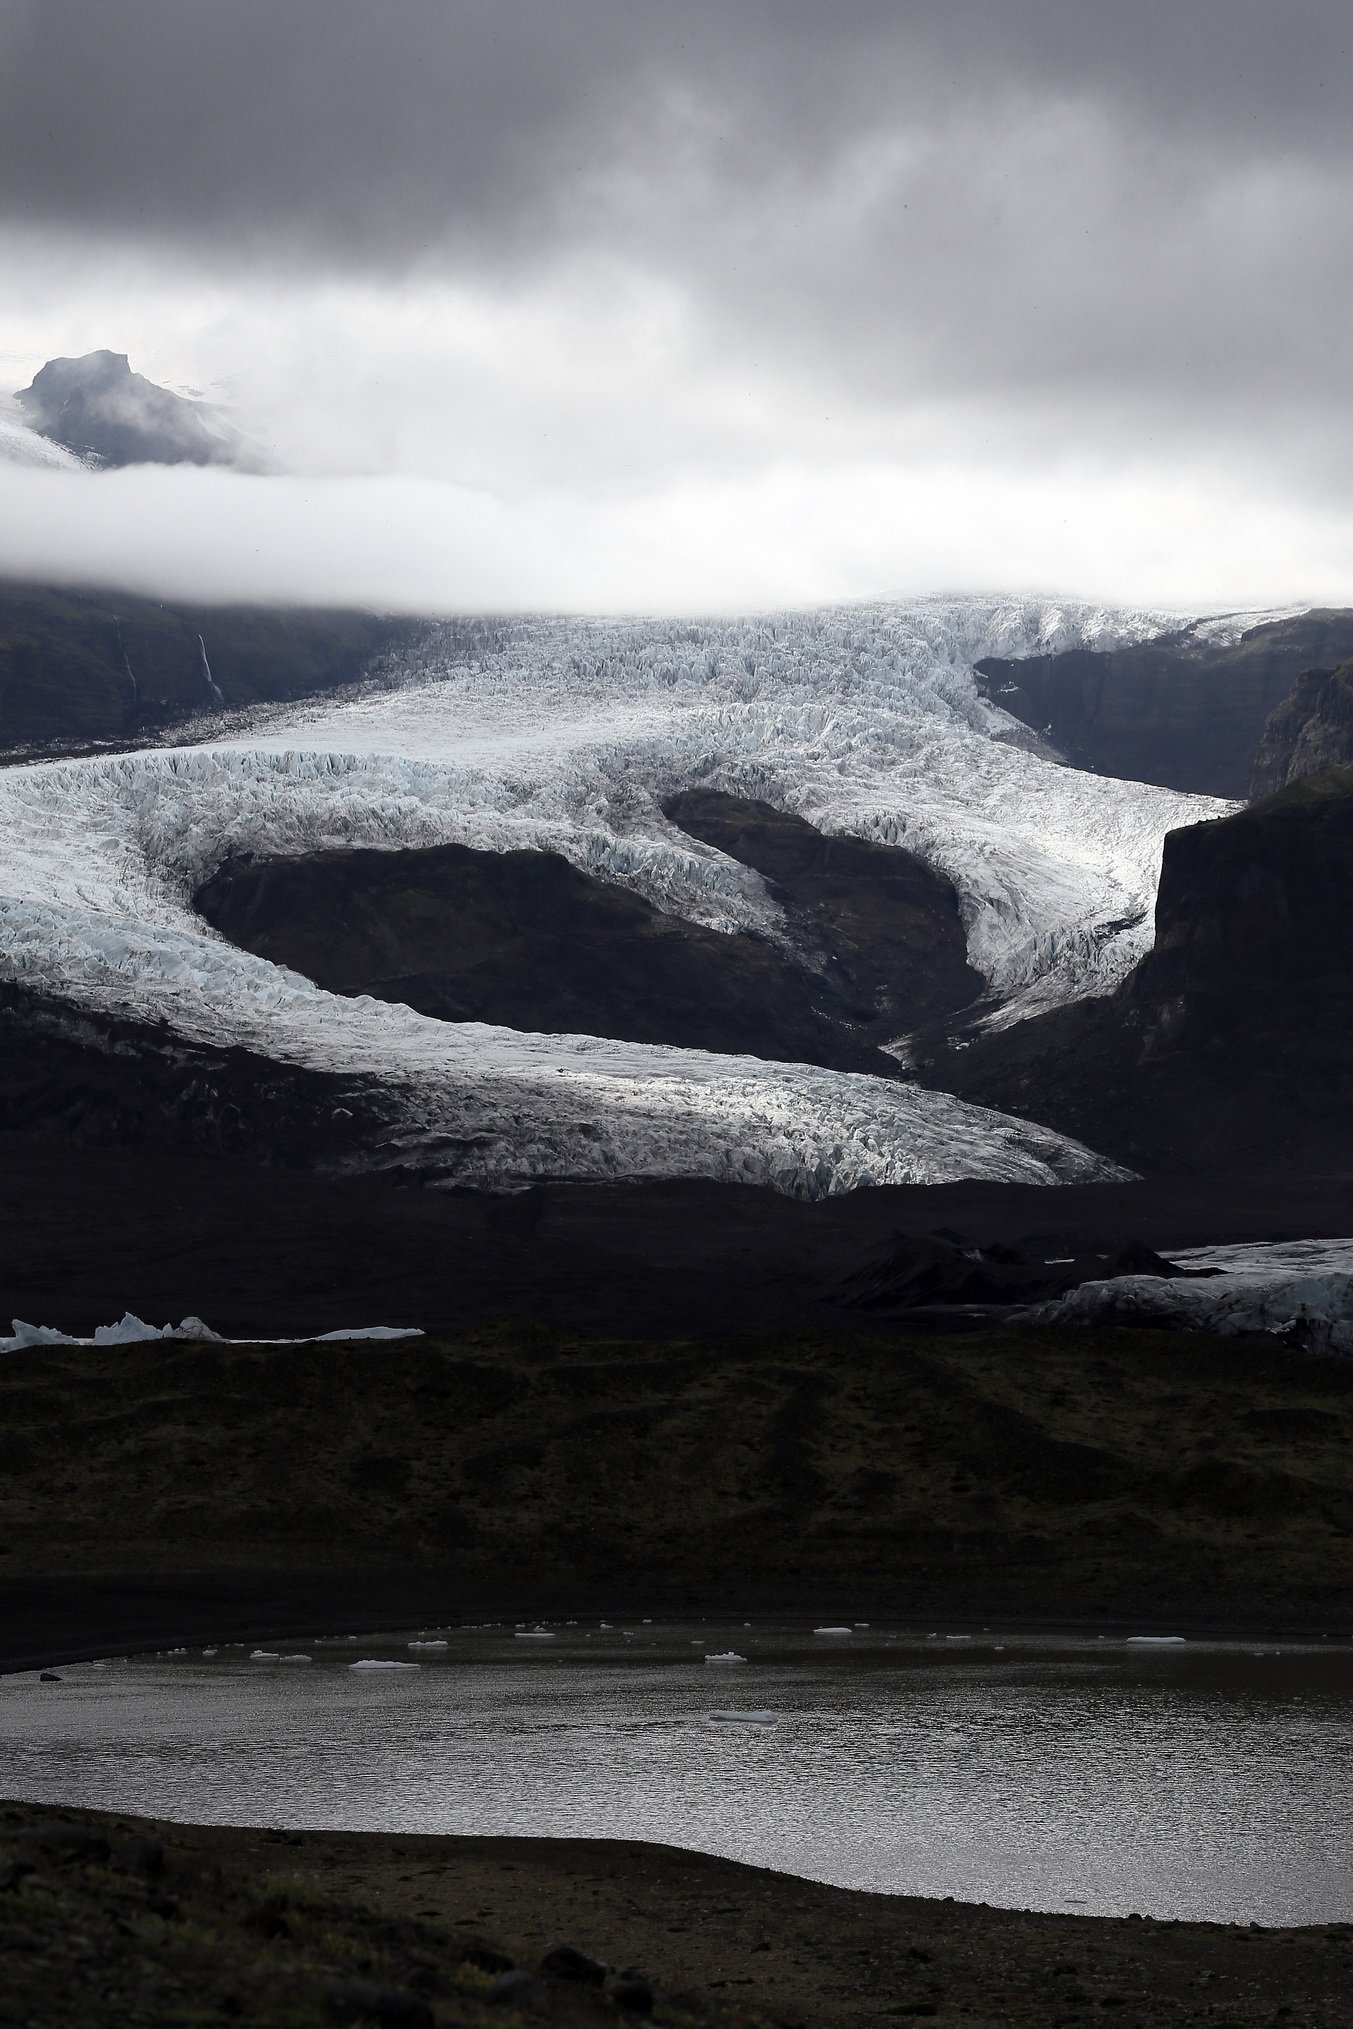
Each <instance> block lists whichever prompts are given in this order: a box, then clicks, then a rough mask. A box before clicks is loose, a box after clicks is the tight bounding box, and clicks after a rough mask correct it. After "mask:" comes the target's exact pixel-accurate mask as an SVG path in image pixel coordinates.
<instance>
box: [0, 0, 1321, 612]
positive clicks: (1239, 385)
mask: <svg viewBox="0 0 1353 2029" xmlns="http://www.w3.org/2000/svg"><path fill="white" fill-rule="evenodd" d="M1350 19H1351V17H1350V15H1349V11H1348V9H1347V7H1346V5H1345V4H1344V0H1296V4H1293V5H1289V6H1287V7H1285V8H1283V9H1282V10H1278V9H1276V8H1274V7H1273V6H1272V5H1271V4H1258V0H1191V4H1190V5H1189V6H1188V7H1180V6H1179V5H1178V4H1177V0H1175V4H1163V0H1139V4H1136V5H1134V6H1132V7H1124V6H1122V5H1118V4H1094V0H945V4H927V5H925V6H908V5H906V4H898V0H839V4H837V5H835V6H833V7H831V8H830V9H828V8H825V7H822V6H821V5H810V4H807V0H721V4H718V5H715V4H713V0H681V4H680V5H674V4H672V0H667V4H661V5H660V4H657V0H624V4H620V0H529V4H528V0H450V4H448V0H390V4H387V5H385V6H382V7H380V8H376V7H373V6H371V5H370V4H369V0H231V4H230V5H222V4H221V0H213V4H210V5H208V4H203V0H107V4H103V5H100V6H95V5H93V4H92V0H31V4H20V0H0V239H3V240H4V242H5V247H6V260H7V268H8V272H9V273H10V274H11V277H13V276H15V275H16V274H17V275H18V276H20V277H21V278H24V279H26V280H27V281H28V283H29V285H30V286H29V288H28V291H27V303H28V304H29V305H30V306H31V314H28V313H27V312H24V311H21V310H20V309H16V308H15V307H14V303H13V302H12V303H11V305H10V307H9V310H8V311H5V310H4V309H3V308H0V350H3V351H5V353H6V354H7V356H8V357H9V358H11V359H13V360H14V361H15V362H16V366H15V374H14V377H13V378H14V384H15V385H18V384H19V380H20V378H23V379H26V378H27V377H28V375H29V374H30V373H31V371H32V369H33V368H35V367H36V366H38V365H39V364H40V363H41V359H42V358H43V357H44V356H46V354H47V353H48V352H76V351H80V350H84V349H86V348H87V347H88V348H92V347H94V346H96V345H109V346H112V347H114V348H115V349H117V350H126V351H129V352H132V353H134V354H135V355H136V356H135V357H134V359H133V364H134V365H137V366H139V367H141V369H142V370H143V371H147V372H150V373H151V374H152V377H153V375H154V372H155V370H156V366H157V362H165V363H166V364H165V365H163V366H162V367H161V370H162V371H164V372H165V373H166V376H167V377H172V376H173V374H174V373H177V375H178V377H179V378H181V379H182V378H197V379H206V378H210V377H211V376H212V375H213V374H215V373H217V372H222V371H226V370H228V371H229V372H230V373H232V374H234V375H235V376H236V378H235V381H234V383H233V384H234V386H235V389H236V393H237V395H238V396H239V398H240V400H241V401H242V402H245V403H252V405H253V417H252V420H253V422H254V423H255V425H256V429H257V433H258V436H259V440H260V441H261V442H266V444H267V446H268V449H269V452H270V455H272V456H274V457H275V459H276V461H277V463H278V464H279V466H280V467H281V468H283V469H289V470H291V471H293V472H297V473H311V474H330V475H336V474H339V473H346V472H364V473H369V474H380V473H401V474H417V475H419V476H421V477H435V478H438V479H441V480H443V481H446V482H450V483H453V484H456V485H459V486H462V487H466V488H469V489H478V490H480V491H482V492H486V493H488V494H494V495H496V496H498V497H501V498H503V499H505V500H510V501H512V502H514V503H516V505H517V506H518V507H521V506H522V505H523V504H526V503H529V502H531V501H532V500H536V501H539V500H542V499H544V497H545V496H546V495H547V494H548V495H549V497H550V498H551V499H552V500H556V501H557V500H558V499H559V498H561V497H563V496H564V495H566V494H568V493H569V492H570V491H571V492H572V494H573V495H574V496H576V497H579V498H580V499H583V497H584V496H585V500H584V507H585V511H586V512H587V513H589V514H591V513H592V512H593V506H591V505H587V504H586V503H587V502H591V503H593V505H595V503H596V502H597V501H598V500H599V499H601V500H603V501H604V503H605V512H606V513H607V514H612V513H614V512H616V511H618V503H619V504H623V500H624V498H625V497H627V496H628V497H631V498H633V499H635V500H638V499H640V498H641V497H642V498H643V499H645V500H649V501H651V500H652V498H653V497H655V494H656V493H657V492H659V491H661V490H662V489H667V490H668V491H669V492H670V491H671V490H672V489H673V488H676V489H685V493H684V494H683V497H686V495H688V494H689V492H690V489H692V488H696V489H698V488H699V487H700V486H701V485H705V486H707V487H712V488H722V487H726V486H727V485H728V484H729V483H730V481H731V480H733V479H738V480H740V482H741V483H744V484H745V485H747V486H757V485H763V484H765V485H769V484H770V483H771V480H772V478H773V477H775V475H778V479H777V481H776V484H777V487H778V492H777V498H783V497H786V496H787V495H788V494H793V495H794V497H795V498H796V499H797V498H798V497H799V494H800V492H801V491H802V490H803V489H804V488H805V487H807V488H809V490H811V485H812V480H813V475H814V474H818V475H825V476H824V478H823V492H822V498H823V500H824V502H825V501H826V500H827V499H828V498H830V499H831V500H832V501H833V502H835V503H836V505H834V506H833V507H832V508H831V509H830V512H831V513H832V514H838V513H839V503H840V499H841V486H842V485H843V484H844V479H843V477H842V475H844V474H846V473H847V472H848V471H856V472H858V471H859V470H861V469H863V468H864V467H865V466H869V467H870V468H871V469H874V470H878V469H883V468H887V469H888V470H889V471H890V472H891V474H892V482H891V483H892V484H893V488H894V494H895V495H896V497H898V498H900V497H902V495H903V494H905V496H906V498H907V499H908V500H914V499H916V498H919V497H921V496H922V495H923V493H924V488H925V485H926V478H925V475H926V473H927V472H930V471H934V470H937V469H940V468H943V470H944V471H945V472H946V474H948V475H950V477H952V475H953V474H954V473H955V472H959V471H962V470H966V471H967V472H968V473H969V474H970V475H971V484H972V486H973V488H974V489H977V490H978V491H979V492H980V490H981V489H982V488H983V487H986V486H989V485H990V484H993V483H995V484H997V485H998V488H1001V489H1004V488H1007V487H1008V486H1010V485H1012V484H1015V483H1017V482H1018V480H1019V478H1020V476H1021V475H1023V477H1024V478H1025V480H1026V481H1027V483H1028V485H1029V486H1030V487H1031V488H1033V489H1034V490H1035V491H1036V493H1037V498H1038V503H1039V504H1038V509H1037V512H1036V514H1035V515H1034V516H1033V520H1034V522H1035V523H1036V525H1037V526H1038V527H1039V528H1041V529H1042V530H1043V531H1044V534H1045V538H1046V541H1047V544H1048V545H1049V547H1048V549H1047V551H1046V558H1047V561H1046V565H1045V568H1044V570H1043V572H1042V578H1043V581H1044V582H1045V583H1046V582H1050V581H1052V580H1054V579H1056V580H1057V581H1059V582H1066V570H1067V569H1068V568H1073V567H1074V568H1079V567H1080V564H1081V562H1082V561H1083V559H1084V556H1085V554H1086V551H1085V537H1084V530H1083V528H1082V527H1081V525H1080V524H1081V522H1082V520H1083V518H1084V517H1085V516H1087V515H1093V514H1095V513H1097V512H1100V511H1101V509H1102V503H1103V502H1104V501H1105V500H1106V499H1108V498H1110V497H1112V498H1114V499H1115V500H1117V501H1118V502H1119V503H1120V505H1121V502H1122V501H1123V500H1124V499H1125V498H1127V497H1129V496H1131V498H1132V499H1133V501H1134V503H1137V504H1135V505H1134V507H1133V509H1132V512H1131V513H1130V514H1128V515H1126V519H1125V517H1124V514H1123V513H1120V512H1118V511H1115V512H1114V513H1111V514H1107V515H1106V518H1105V522H1104V542H1105V543H1106V544H1108V543H1109V542H1110V541H1113V542H1120V541H1123V540H1126V541H1127V545H1128V546H1127V549H1126V551H1117V552H1115V553H1114V554H1113V555H1112V556H1109V555H1108V554H1107V553H1106V556H1105V559H1104V568H1103V569H1102V570H1101V572H1100V577H1101V581H1104V580H1106V579H1107V578H1109V577H1112V578H1113V580H1114V581H1115V582H1116V583H1121V582H1122V581H1123V579H1124V577H1125V576H1128V577H1130V576H1131V570H1132V567H1133V564H1134V559H1135V561H1136V563H1137V564H1138V565H1140V568H1141V572H1142V575H1143V578H1144V579H1145V578H1149V577H1153V575H1154V577H1155V578H1157V579H1158V578H1159V577H1160V575H1161V567H1160V559H1159V557H1158V555H1157V554H1156V551H1157V549H1158V548H1159V546H1160V543H1162V542H1164V541H1165V540H1166V538H1165V537H1164V535H1163V534H1162V535H1160V536H1158V537H1157V536H1153V535H1152V533H1151V531H1150V528H1149V523H1150V512H1149V509H1148V508H1145V507H1143V506H1141V505H1140V503H1141V502H1149V501H1150V499H1151V498H1152V497H1153V491H1152V489H1153V487H1154V489H1155V497H1156V498H1158V499H1159V500H1160V501H1161V513H1160V529H1161V530H1162V531H1163V530H1165V529H1167V528H1168V529H1169V530H1171V531H1172V534H1171V535H1170V537H1169V541H1170V542H1171V543H1183V545H1184V547H1185V549H1187V547H1188V542H1189V537H1188V534H1187V529H1188V526H1189V516H1188V514H1186V513H1181V511H1180V509H1179V503H1180V501H1181V500H1183V499H1185V498H1187V499H1188V500H1190V501H1193V502H1195V503H1196V502H1201V501H1202V500H1203V499H1205V498H1206V499H1211V500H1214V501H1221V502H1222V503H1225V502H1226V501H1228V500H1234V499H1237V498H1238V497H1239V496H1240V495H1245V496H1246V499H1245V504H1244V509H1243V512H1244V516H1245V518H1246V519H1245V525H1246V528H1247V529H1251V530H1252V529H1253V528H1255V527H1257V526H1258V525H1259V523H1260V522H1261V521H1262V511H1263V504H1264V502H1265V501H1270V502H1271V503H1272V504H1273V509H1274V512H1275V514H1277V515H1279V517H1280V518H1281V517H1287V520H1285V521H1284V527H1285V528H1287V529H1288V530H1289V532H1290V529H1291V527H1292V526H1294V525H1295V524H1294V523H1293V522H1292V521H1291V516H1293V515H1296V516H1297V517H1298V519H1301V518H1302V517H1308V516H1311V515H1314V516H1315V517H1316V519H1317V522H1318V521H1319V517H1320V516H1321V515H1323V516H1324V517H1325V520H1324V523H1323V524H1321V526H1322V528H1323V537H1322V539H1321V544H1320V547H1321V561H1320V564H1319V571H1318V575H1319V576H1320V580H1321V583H1322V585H1328V583H1329V573H1330V569H1331V565H1330V559H1331V558H1332V557H1337V556H1338V555H1339V554H1340V544H1341V542H1342V540H1343V534H1344V532H1345V531H1346V529H1347V528H1348V527H1349V526H1350V524H1353V478H1351V477H1350V474H1353V399H1351V398H1350V394H1349V388H1348V373H1347V360H1346V340H1345V336H1344V334H1345V333H1346V331H1347V329H1348V328H1349V323H1350V320H1353V127H1351V126H1350V123H1349V121H1348V119H1347V106H1348V104H1349V103H1350V98H1351V97H1353V30H1351V29H1350ZM39 275H40V276H41V282H40V285H39V281H38V277H39ZM129 277H132V278H135V279H134V280H129V279H127V278H129ZM22 295H23V292H22V291H21V292H19V296H20V297H22ZM194 306H196V307H194ZM110 325H111V326H112V327H113V328H109V327H110ZM21 361H22V363H23V367H24V368H26V370H25V371H22V372H21V369H20V365H19V362H21ZM245 420H250V418H246V419H245ZM1073 467H1074V468H1075V472H1076V473H1077V474H1078V475H1079V476H1078V477H1077V478H1076V479H1075V481H1074V483H1073V481H1072V480H1070V479H1068V478H1067V476H1066V475H1067V473H1068V471H1069V470H1070V469H1071V468H1073ZM993 474H994V475H996V477H995V479H994V480H993V477H992V475H993ZM828 479H830V482H831V483H830V484H827V480H828ZM945 483H946V484H948V483H949V482H948V479H946V482H945ZM1058 484H1062V485H1063V486H1064V487H1065V489H1066V490H1065V493H1064V498H1065V502H1066V515H1065V517H1064V520H1065V521H1066V523H1067V525H1068V526H1070V525H1072V524H1074V525H1075V526H1074V531H1073V535H1074V539H1073V537H1067V538H1066V539H1064V540H1062V541H1061V542H1060V546H1059V539H1058V538H1057V535H1056V526H1057V518H1056V516H1055V515H1054V514H1052V513H1050V511H1048V509H1047V502H1048V501H1049V500H1050V499H1051V498H1053V497H1054V496H1055V491H1056V487H1057V485H1058ZM213 497H214V496H213ZM1002 497H1004V494H1003V495H1002ZM1095 503H1099V504H1100V505H1099V506H1096V504H1095ZM580 511H583V509H580ZM597 511H598V512H600V509H598V510H597ZM533 512H534V510H533ZM827 512H828V509H827V508H826V507H825V506H824V508H823V513H824V514H826V513H827ZM1197 512H1198V513H1199V514H1201V513H1202V512H1203V510H1202V509H1201V508H1198V509H1197ZM909 514H910V510H909ZM537 518H538V517H537ZM862 518H863V517H857V519H862ZM959 519H960V521H961V517H960V518H959ZM972 519H973V522H974V526H978V525H983V526H985V525H986V523H985V522H984V520H983V515H982V513H981V512H978V513H976V514H974V516H973V517H972ZM997 519H999V517H997ZM734 520H735V521H736V517H734ZM987 520H988V521H989V520H990V517H987ZM908 525H909V526H910V525H911V522H910V520H909V521H908ZM958 526H959V524H958V522H956V523H955V529H956V531H957V529H958ZM1219 526H1220V524H1217V523H1214V525H1213V526H1212V528H1211V531H1210V533H1209V537H1208V541H1207V544H1206V545H1205V547H1206V549H1207V554H1208V556H1209V557H1211V556H1212V555H1213V553H1214V551H1216V550H1217V548H1218V543H1219V541H1220V536H1219ZM1125 529H1127V530H1128V531H1129V533H1128V535H1127V536H1124V533H1123V532H1124V530H1125ZM1132 530H1136V531H1137V533H1136V534H1135V535H1132V534H1131V531H1132ZM1110 531H1112V534H1111V533H1110ZM823 540H824V542H825V543H826V546H827V548H830V547H831V542H832V541H834V537H831V538H830V539H828V537H824V539H823ZM1199 540H1200V541H1201V537H1200V538H1199ZM1284 540H1285V538H1284ZM979 547H980V546H979ZM1244 547H1245V550H1246V554H1249V537H1248V536H1247V537H1246V542H1245V545H1244ZM1261 547H1262V546H1261ZM865 548H867V549H869V553H870V554H871V555H874V554H877V553H879V546H878V544H877V543H874V544H873V546H872V548H871V547H870V545H869V544H866V545H865ZM821 551H822V544H819V545H818V548H817V550H815V552H814V553H815V554H818V553H820V552H821ZM1007 553H1008V552H1007V551H1005V550H1002V549H1001V548H1000V547H999V545H998V546H997V549H996V561H997V562H998V563H999V561H1000V558H1001V557H1002V556H1003V555H1005V554H1007ZM953 554H954V557H955V560H956V563H958V564H960V565H961V562H962V558H961V541H960V538H959V535H958V533H957V532H956V533H955V548H954V551H953ZM1090 554H1091V561H1092V562H1093V561H1094V556H1093V551H1091V553H1090ZM1200 554H1201V552H1200ZM980 561H981V558H980V556H979V555H978V553H977V551H975V552H974V564H973V569H972V570H965V571H964V572H963V575H965V576H966V577H969V578H971V577H972V576H973V575H974V572H975V571H976V570H977V569H978V566H979V564H980ZM1177 561H1178V560H1177V559H1176V558H1175V557H1174V556H1173V554H1172V556H1171V559H1170V562H1169V570H1168V572H1167V575H1169V574H1172V573H1174V572H1175V570H1176V566H1177ZM758 568H759V566H758ZM1208 568H1209V570H1210V569H1211V565H1210V564H1209V566H1208ZM1292 568H1293V563H1292V557H1291V556H1290V555H1289V554H1287V553H1286V552H1285V553H1284V561H1283V564H1282V566H1281V569H1275V575H1276V577H1279V578H1281V580H1282V583H1283V585H1284V586H1290V584H1291V582H1292V576H1291V573H1292ZM752 575H753V576H754V575H755V572H753V573H752ZM829 575H830V574H829ZM1214 575H1215V574H1214ZM1222 575H1223V576H1227V574H1226V573H1225V572H1223V574H1222ZM1232 576H1234V572H1233V573H1231V574H1230V576H1227V582H1228V584H1229V583H1230V582H1231V577H1232ZM951 579H952V573H951ZM871 582H872V580H871Z"/></svg>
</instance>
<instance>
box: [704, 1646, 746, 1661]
mask: <svg viewBox="0 0 1353 2029" xmlns="http://www.w3.org/2000/svg"><path fill="white" fill-rule="evenodd" d="M746 1660H747V1658H746V1656H740V1655H739V1654H738V1652H737V1650H736V1649H725V1650H724V1652H723V1654H722V1655H718V1656H706V1657H705V1661H706V1662H707V1663H745V1662H746Z"/></svg>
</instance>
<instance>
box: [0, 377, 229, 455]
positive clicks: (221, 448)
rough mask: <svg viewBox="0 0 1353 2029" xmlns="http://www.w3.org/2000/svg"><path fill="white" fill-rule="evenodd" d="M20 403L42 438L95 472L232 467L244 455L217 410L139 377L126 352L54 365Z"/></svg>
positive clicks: (22, 395) (23, 390)
mask: <svg viewBox="0 0 1353 2029" xmlns="http://www.w3.org/2000/svg"><path fill="white" fill-rule="evenodd" d="M15 400H16V401H17V402H18V404H19V407H20V408H21V409H22V410H23V412H24V415H25V417H26V418H27V420H28V422H29V423H30V424H31V426H32V428H33V429H34V430H36V431H37V433H38V434H39V435H40V436H43V437H47V438H49V439H50V440H51V441H52V442H53V443H55V444H62V445H64V446H65V448H66V449H67V450H68V451H73V452H74V453H75V454H76V456H77V457H79V458H82V459H84V460H85V461H86V462H87V463H89V464H91V465H95V466H104V465H111V466H119V465H231V464H234V463H236V462H237V460H238V457H239V453H240V444H239V440H238V439H237V437H236V436H235V434H234V432H233V431H232V430H230V429H229V427H228V426H227V425H226V424H225V423H224V422H223V421H222V420H221V418H220V416H219V414H218V412H217V411H216V410H214V409H212V408H210V407H209V406H208V405H207V404H206V403H205V402H198V401H190V400H189V399H188V398H187V397H186V396H183V395H176V394H173V393H171V391H170V390H169V389H168V388H163V387H157V386H156V385H155V383H154V381H150V380H147V379H146V378H145V376H144V375H143V374H139V373H133V372H132V369H131V366H130V363H129V361H128V359H127V355H126V353H124V352H87V353H85V354H84V356H83V357H82V358H80V359H49V360H48V361H47V364H46V365H45V366H44V367H41V368H40V369H39V370H38V372H37V373H35V374H34V376H33V380H32V384H31V385H30V386H29V387H26V388H21V389H20V390H19V392H18V393H17V394H16V396H15Z"/></svg>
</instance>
